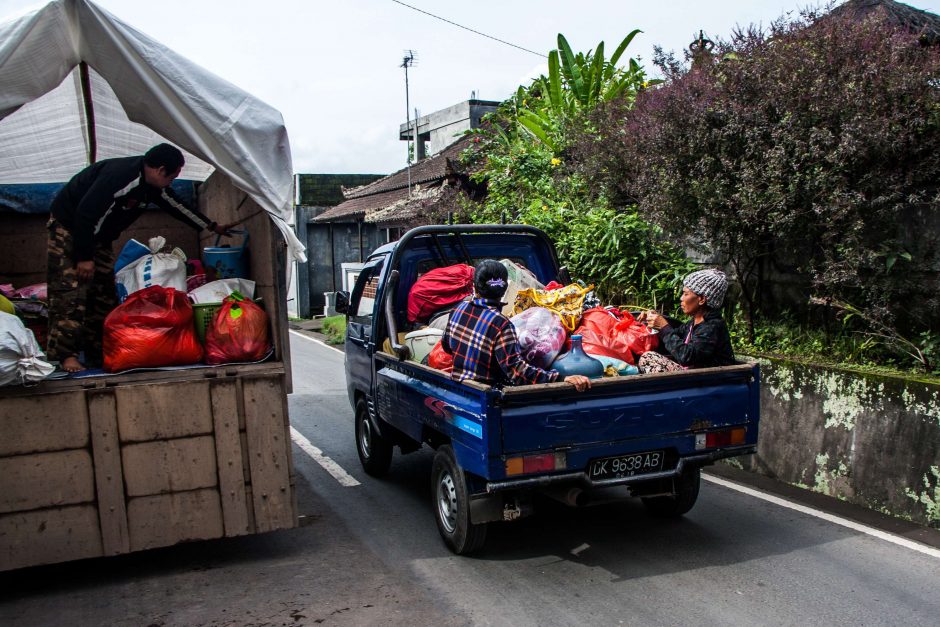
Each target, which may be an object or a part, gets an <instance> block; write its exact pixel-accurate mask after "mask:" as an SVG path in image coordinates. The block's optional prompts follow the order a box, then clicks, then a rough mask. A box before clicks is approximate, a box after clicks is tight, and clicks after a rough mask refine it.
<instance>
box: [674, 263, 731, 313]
mask: <svg viewBox="0 0 940 627" xmlns="http://www.w3.org/2000/svg"><path fill="white" fill-rule="evenodd" d="M682 285H684V286H685V287H687V288H689V289H690V290H692V291H693V292H695V293H696V294H698V295H699V296H702V297H704V298H705V304H706V305H708V307H710V308H711V309H717V308H718V307H721V303H723V302H724V300H725V292H727V291H728V277H726V276H725V273H724V272H722V271H721V270H714V269H711V270H698V271H697V272H693V273H692V274H690V275H689V276H687V277H685V280H683V281H682Z"/></svg>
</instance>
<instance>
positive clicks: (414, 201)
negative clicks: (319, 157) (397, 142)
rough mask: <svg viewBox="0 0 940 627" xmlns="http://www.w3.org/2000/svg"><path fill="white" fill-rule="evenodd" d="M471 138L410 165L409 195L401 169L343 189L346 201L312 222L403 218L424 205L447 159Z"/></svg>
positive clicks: (439, 180) (440, 180) (457, 154)
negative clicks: (378, 217) (369, 181)
mask: <svg viewBox="0 0 940 627" xmlns="http://www.w3.org/2000/svg"><path fill="white" fill-rule="evenodd" d="M471 141H472V138H471V137H470V136H467V135H465V136H463V137H461V138H460V139H458V140H457V141H455V142H454V143H453V144H451V145H450V146H448V147H447V148H445V149H444V150H442V151H441V152H439V153H438V154H436V155H434V156H433V157H430V158H428V159H424V160H422V161H419V162H418V163H416V164H415V165H413V166H411V186H412V194H411V196H410V198H409V192H408V177H409V174H408V168H402V169H401V170H398V171H397V172H394V173H392V174H389V175H388V176H386V177H385V178H381V179H379V180H377V181H375V182H373V183H369V184H367V185H362V186H360V187H355V188H352V189H344V190H343V195H344V196H345V197H346V200H345V201H343V202H342V203H340V204H338V205H336V206H335V207H333V208H331V209H329V210H327V211H324V212H323V213H321V214H320V215H319V216H317V217H316V218H314V222H342V221H347V220H358V219H364V220H365V221H366V222H381V223H382V224H389V223H395V222H403V221H407V220H408V219H409V218H412V217H414V216H415V215H416V212H418V211H420V209H421V208H422V207H425V206H427V201H428V200H429V199H430V198H431V192H432V189H434V188H440V186H441V184H442V183H443V181H444V179H445V177H446V176H447V160H448V159H450V160H452V161H457V160H458V159H459V158H460V154H461V153H462V152H463V151H464V150H466V149H467V147H469V146H470V143H471ZM376 216H380V217H381V219H376Z"/></svg>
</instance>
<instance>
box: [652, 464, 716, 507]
mask: <svg viewBox="0 0 940 627" xmlns="http://www.w3.org/2000/svg"><path fill="white" fill-rule="evenodd" d="M673 481H675V489H676V493H675V495H673V496H651V497H647V498H644V499H643V505H645V506H646V510H647V511H648V512H649V513H650V514H652V515H653V516H655V517H657V518H675V517H677V516H682V515H683V514H685V513H686V512H688V511H689V510H690V509H692V506H693V505H695V501H696V500H697V499H698V489H699V484H700V483H701V481H702V471H701V469H699V468H695V469H694V470H687V471H686V472H684V473H682V474H681V475H680V476H678V477H676V478H675V479H673Z"/></svg>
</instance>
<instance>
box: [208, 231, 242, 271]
mask: <svg viewBox="0 0 940 627" xmlns="http://www.w3.org/2000/svg"><path fill="white" fill-rule="evenodd" d="M230 233H232V234H233V235H243V236H244V237H243V238H242V243H241V246H239V247H237V248H235V247H233V246H219V240H221V239H222V236H221V235H219V236H218V237H216V238H215V246H206V247H205V248H203V249H202V263H203V265H204V266H205V268H206V272H207V273H214V274H215V279H247V278H249V277H248V231H230Z"/></svg>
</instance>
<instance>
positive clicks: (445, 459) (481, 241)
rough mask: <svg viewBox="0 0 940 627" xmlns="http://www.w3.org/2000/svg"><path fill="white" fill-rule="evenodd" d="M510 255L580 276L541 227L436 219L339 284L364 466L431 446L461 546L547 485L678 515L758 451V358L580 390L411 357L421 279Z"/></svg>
mask: <svg viewBox="0 0 940 627" xmlns="http://www.w3.org/2000/svg"><path fill="white" fill-rule="evenodd" d="M504 258H509V259H511V260H513V261H515V262H516V263H519V264H521V265H524V266H525V267H526V268H528V269H529V270H531V271H532V272H533V273H534V274H535V275H536V277H537V278H538V279H539V280H540V281H541V282H543V283H548V282H549V281H551V280H558V281H559V282H562V283H567V282H569V281H568V276H567V273H566V272H565V270H564V269H563V268H559V264H558V260H557V257H556V254H555V248H554V245H553V244H552V243H551V241H550V240H549V239H548V238H547V236H546V235H545V234H544V233H543V232H542V231H540V230H538V229H536V228H532V227H528V226H521V225H450V226H426V227H419V228H416V229H413V230H411V231H409V232H408V233H406V234H405V235H404V236H403V237H402V238H401V239H399V240H398V241H396V242H392V243H389V244H386V245H384V246H382V247H380V248H378V249H377V250H376V251H375V252H373V253H372V254H371V255H370V256H369V258H368V259H367V261H366V263H365V267H364V268H363V269H362V271H361V273H360V274H359V277H358V279H357V281H356V284H355V287H354V289H353V291H352V293H351V294H346V293H339V294H337V310H339V311H341V312H343V313H346V315H347V325H346V382H347V388H348V392H349V401H350V403H351V404H352V407H353V408H354V412H355V434H356V449H357V451H358V453H359V459H360V461H361V462H362V466H363V468H364V469H365V471H366V472H367V473H368V474H370V475H372V476H375V477H380V476H383V475H384V474H386V473H387V472H388V470H389V468H390V464H391V461H392V453H393V449H394V447H396V446H397V447H398V448H399V449H400V451H401V452H402V453H410V452H413V451H416V450H418V449H419V448H421V447H422V446H423V445H425V444H426V445H428V446H430V447H431V448H433V449H434V450H435V455H434V461H433V464H432V473H431V474H432V477H431V493H432V498H433V502H434V511H435V513H436V519H437V526H438V529H439V531H440V534H441V537H442V538H443V540H444V542H445V543H446V544H447V546H448V547H449V548H450V549H451V550H452V551H453V552H454V553H457V554H465V553H470V552H472V551H474V550H477V549H479V548H480V547H482V546H483V543H484V540H485V538H486V530H487V524H488V523H490V522H495V521H505V520H514V519H517V518H519V517H522V516H525V515H528V514H530V513H532V510H533V506H532V503H533V497H534V496H535V495H536V494H537V493H541V494H544V495H548V496H551V497H553V498H555V499H558V500H560V501H562V502H564V503H568V504H570V505H573V506H581V505H587V504H590V503H592V502H596V501H598V500H601V499H604V500H609V499H610V497H611V496H612V495H617V496H619V497H620V498H625V497H640V498H642V500H643V503H644V504H645V505H646V507H647V510H648V512H649V513H650V514H652V515H654V516H662V517H672V516H680V515H682V514H684V513H686V512H688V511H689V510H690V509H691V508H692V506H693V505H694V504H695V501H696V499H697V497H698V492H699V482H700V469H701V468H702V467H703V466H705V465H708V464H711V463H713V462H714V461H716V460H718V459H722V458H727V457H734V456H737V455H746V454H749V453H753V452H754V451H755V450H756V445H757V427H758V421H759V416H760V406H759V396H760V395H759V386H760V371H759V369H758V367H757V366H756V365H751V364H738V365H733V366H725V367H721V368H703V369H698V370H686V371H683V372H676V373H664V374H646V375H634V376H626V377H614V378H605V379H600V380H595V381H594V382H593V386H592V387H591V389H590V390H587V391H586V392H583V393H578V392H577V391H575V389H574V386H572V385H570V384H567V383H545V384H538V385H525V386H518V387H508V386H507V387H503V388H498V387H491V386H488V385H482V384H479V383H475V382H472V381H470V382H463V383H457V382H455V381H452V380H451V379H450V377H449V375H448V374H446V373H444V372H442V371H439V370H435V369H433V368H429V367H427V366H424V365H421V364H420V363H417V362H415V361H411V360H408V359H407V357H408V348H407V347H406V346H404V345H402V343H401V335H400V334H399V332H400V330H403V329H404V326H405V321H406V312H407V300H408V292H409V289H410V288H411V286H412V284H413V283H414V282H415V280H416V279H417V278H418V277H419V276H421V275H422V274H423V273H425V272H427V271H428V270H431V269H433V268H437V267H441V266H448V265H451V264H455V263H467V264H470V265H475V264H476V263H478V262H479V261H480V260H482V259H504Z"/></svg>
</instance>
